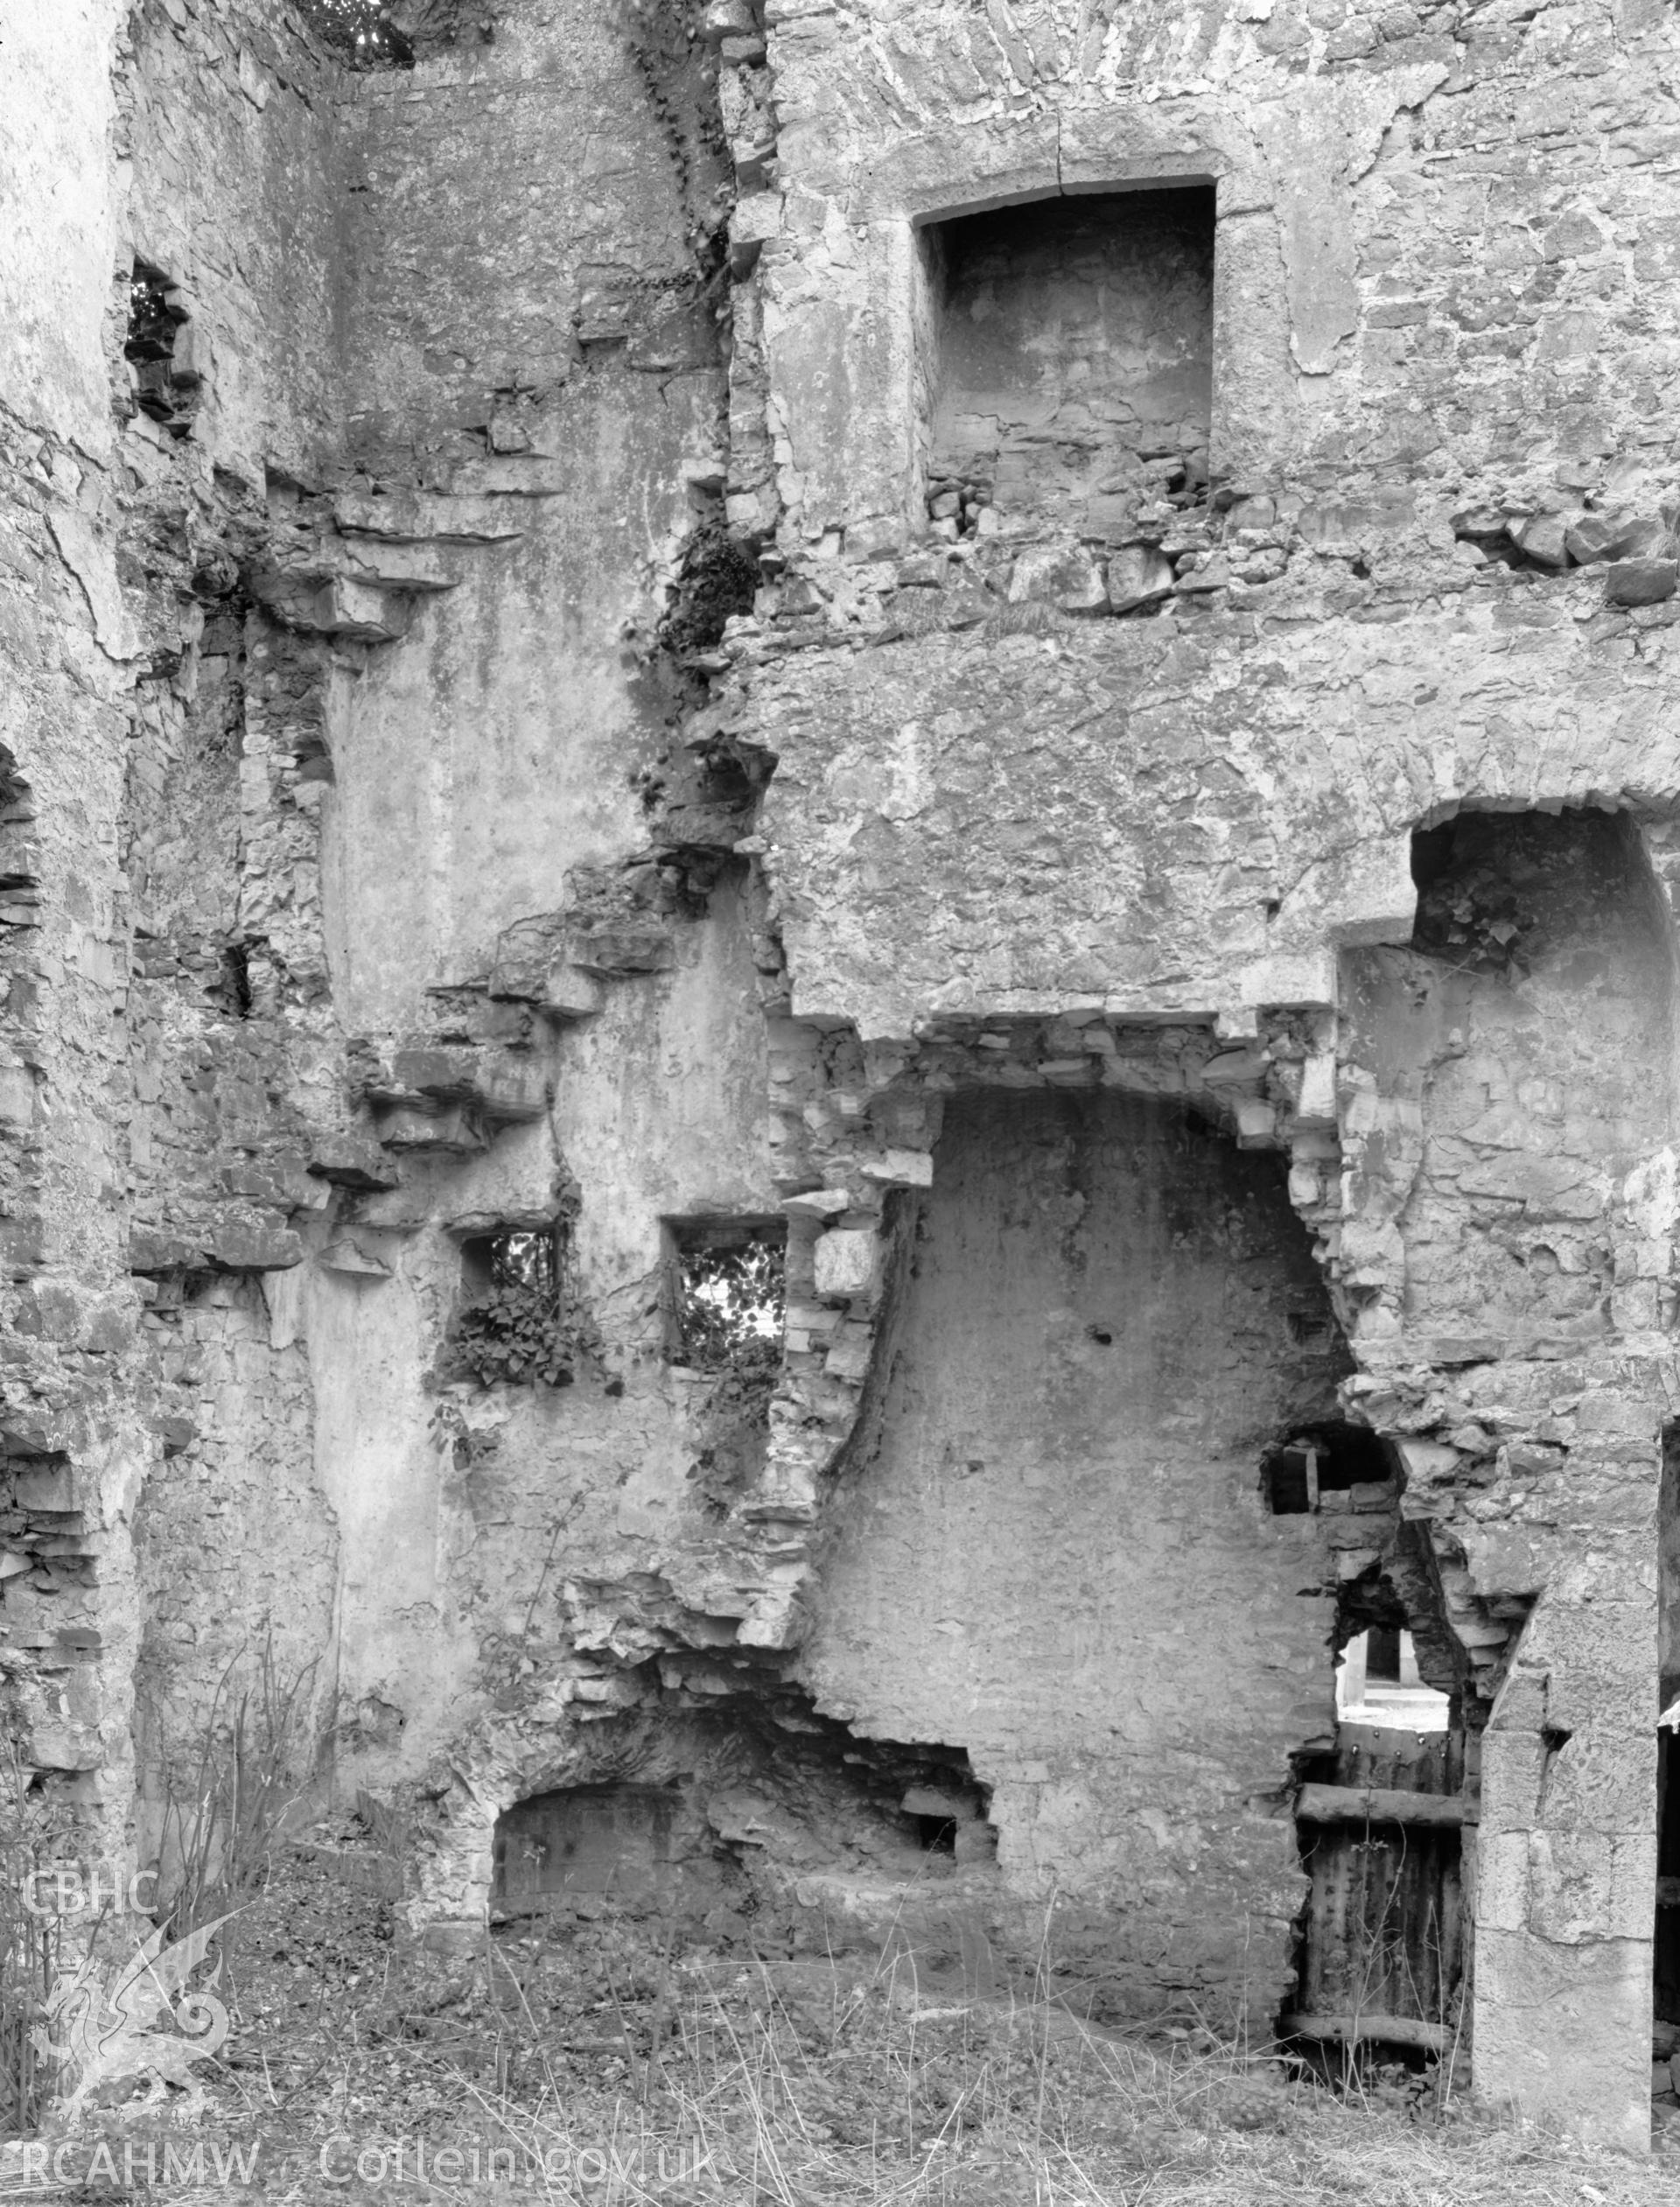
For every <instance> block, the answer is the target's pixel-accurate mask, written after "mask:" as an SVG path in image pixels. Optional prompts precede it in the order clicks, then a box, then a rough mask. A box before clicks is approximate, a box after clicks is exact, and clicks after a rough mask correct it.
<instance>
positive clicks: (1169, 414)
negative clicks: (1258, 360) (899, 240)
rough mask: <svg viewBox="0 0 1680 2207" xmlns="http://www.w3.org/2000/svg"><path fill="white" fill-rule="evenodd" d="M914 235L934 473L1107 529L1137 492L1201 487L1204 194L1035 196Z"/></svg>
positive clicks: (1120, 527)
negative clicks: (929, 336)
mask: <svg viewBox="0 0 1680 2207" xmlns="http://www.w3.org/2000/svg"><path fill="white" fill-rule="evenodd" d="M925 235H926V238H927V251H928V256H929V263H930V265H929V275H930V277H931V281H932V288H933V290H934V292H935V318H936V327H937V336H936V343H937V347H938V356H939V357H938V368H937V373H936V377H935V402H934V422H933V457H932V463H931V468H930V473H931V474H932V475H933V476H934V477H935V478H942V477H948V476H949V477H956V478H960V479H961V480H963V481H964V482H966V483H969V484H970V485H974V486H977V487H983V488H984V489H985V490H987V491H989V492H990V494H991V499H992V501H994V502H995V503H996V505H997V506H998V508H999V509H1000V511H1001V512H1003V513H1005V514H1010V515H1022V514H1048V515H1056V516H1057V517H1059V518H1061V519H1062V520H1064V521H1066V522H1069V523H1070V524H1071V525H1073V526H1075V527H1076V528H1081V529H1090V530H1092V531H1094V532H1095V533H1096V534H1098V535H1107V534H1114V535H1116V536H1124V535H1125V534H1127V533H1128V532H1129V531H1130V529H1131V524H1132V520H1133V517H1134V515H1135V514H1136V511H1137V509H1138V507H1139V506H1140V505H1142V504H1144V503H1146V502H1148V501H1151V500H1152V499H1157V498H1159V496H1160V495H1161V494H1163V493H1164V492H1168V491H1182V490H1183V489H1184V488H1185V487H1186V486H1187V484H1189V485H1195V484H1205V483H1206V481H1207V475H1208V421H1209V416H1210V411H1211V407H1212V393H1213V276H1214V195H1213V193H1212V192H1211V191H1210V190H1206V189H1192V190H1182V191H1160V192H1128V193H1112V194H1101V195H1096V196H1093V197H1089V198H1079V199H1054V200H1033V202H1032V203H1031V204H1030V205H1027V206H1025V207H998V208H996V209H994V210H993V211H992V212H991V213H989V214H971V215H966V216H963V217H962V218H961V219H959V220H957V221H950V222H944V223H941V224H939V225H937V226H935V227H934V228H930V229H929V230H928V232H927V233H926V234H925Z"/></svg>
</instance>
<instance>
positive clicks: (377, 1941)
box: [81, 1830, 1680, 2207]
mask: <svg viewBox="0 0 1680 2207" xmlns="http://www.w3.org/2000/svg"><path fill="white" fill-rule="evenodd" d="M313 1836H314V1844H313V1846H311V1845H310V1844H308V1843H304V1844H301V1845H294V1846H285V1845H282V1846H279V1847H277V1848H276V1851H275V1853H274V1857H273V1869H272V1873H271V1875H270V1878H269V1883H268V1885H267V1887H266V1888H265V1890H264V1891H263V1892H262V1894H261V1895H258V1896H257V1897H256V1898H255V1900H253V1901H252V1902H250V1903H249V1905H248V1908H247V1909H245V1911H244V1912H243V1921H242V1926H241V1931H240V1937H239V1938H238V1940H237V1942H236V1943H235V1948H234V1950H233V1951H234V1957H235V1967H234V1982H233V1983H232V1984H231V1985H228V1984H226V1983H225V1982H224V1986H223V1990H224V1993H225V1994H226V1996H227V1997H228V2000H229V2004H230V2007H231V2009H232V2015H233V2030H232V2034H231V2035H230V2037H229V2039H228V2044H227V2046H226V2048H225V2049H224V2057H223V2060H222V2063H221V2066H220V2067H219V2068H218V2069H217V2070H214V2071H213V2072H212V2073H211V2075H210V2077H209V2078H208V2080H207V2081H209V2083H210V2084H211V2087H212V2097H213V2101H214V2105H213V2106H212V2108H211V2109H210V2110H209V2111H207V2113H206V2114H205V2115H204V2116H203V2117H202V2118H201V2119H200V2126H199V2127H200V2130H201V2131H202V2133H204V2134H205V2135H207V2136H210V2137H215V2138H221V2139H239V2138H244V2139H247V2140H249V2139H253V2138H255V2139H262V2140H285V2141H286V2142H287V2143H288V2144H290V2146H291V2147H294V2148H295V2147H299V2146H301V2147H304V2164H305V2165H304V2166H303V2167H302V2168H298V2169H297V2170H296V2171H295V2172H294V2173H292V2174H291V2175H289V2176H288V2177H287V2178H286V2180H285V2181H284V2182H283V2183H280V2184H278V2185H273V2186H270V2185H266V2184H264V2185H260V2186H259V2187H258V2188H259V2189H261V2191H262V2196H263V2197H264V2198H266V2199H270V2200H275V2201H283V2202H287V2203H292V2207H325V2203H328V2202H330V2201H343V2200H346V2199H353V2200H357V2201H360V2200H364V2199H373V2200H379V2201H382V2202H386V2203H392V2207H395V2203H399V2202H400V2203H402V2207H409V2203H420V2202H438V2203H443V2202H451V2203H454V2202H459V2203H461V2207H467V2203H475V2207H490V2203H493V2207H507V2203H508V2202H509V2201H510V2200H514V2199H521V2200H522V2199H526V2198H529V2199H532V2200H546V2201H552V2202H556V2203H559V2202H575V2203H580V2207H581V2203H585V2202H586V2203H589V2207H655V2203H658V2207H699V2203H702V2202H704V2203H709V2207H875V2203H880V2207H887V2203H892V2207H1250V2203H1276V2207H1659V2203H1660V2207H1670V2202H1671V2201H1672V2200H1673V2199H1674V2198H1675V2196H1676V2195H1677V2191H1680V2149H1671V2148H1670V2147H1669V2146H1668V2145H1667V2144H1666V2143H1665V2144H1664V2145H1663V2146H1662V2147H1659V2151H1658V2154H1657V2155H1656V2157H1654V2158H1653V2159H1652V2160H1651V2161H1649V2162H1636V2161H1633V2160H1631V2159H1628V2158H1627V2157H1624V2156H1621V2155H1618V2154H1588V2153H1583V2152H1581V2151H1579V2150H1578V2149H1575V2148H1572V2147H1569V2146H1568V2145H1567V2144H1565V2143H1564V2142H1563V2141H1561V2140H1557V2139H1555V2138H1550V2137H1548V2136H1547V2135H1546V2134H1545V2133H1544V2132H1543V2131H1541V2130H1539V2129H1537V2128H1536V2127H1534V2126H1516V2125H1513V2124H1510V2123H1506V2122H1500V2121H1495V2120H1492V2119H1488V2118H1487V2117H1486V2116H1484V2115H1481V2114H1480V2113H1478V2112H1476V2111H1475V2110H1474V2107H1472V2106H1471V2105H1469V2104H1468V2103H1467V2102H1466V2101H1464V2100H1463V2099H1462V2098H1460V2097H1459V2096H1457V2095H1455V2094H1454V2093H1453V2091H1451V2090H1450V2089H1447V2088H1445V2087H1444V2086H1442V2085H1441V2084H1440V2083H1439V2079H1437V2078H1432V2077H1429V2076H1426V2075H1422V2074H1419V2075H1409V2074H1407V2073H1406V2072H1404V2071H1401V2070H1386V2071H1376V2072H1373V2073H1371V2074H1370V2075H1369V2077H1367V2078H1366V2079H1365V2080H1364V2081H1363V2083H1362V2084H1359V2085H1357V2086H1355V2089H1353V2090H1352V2091H1331V2090H1329V2089H1327V2087H1326V2086H1325V2085H1323V2084H1318V2083H1314V2082H1312V2081H1310V2080H1309V2079H1307V2078H1306V2077H1302V2076H1300V2075H1299V2073H1292V2071H1291V2070H1290V2069H1289V2068H1288V2067H1287V2066H1285V2064H1282V2063H1279V2062H1278V2061H1277V2060H1276V2059H1275V2058H1272V2057H1271V2056H1265V2055H1260V2054H1249V2053H1246V2052H1244V2051H1243V2049H1235V2048H1231V2047H1228V2046H1222V2045H1220V2044H1218V2043H1217V2042H1215V2041H1214V2040H1213V2039H1212V2038H1211V2037H1209V2036H1208V2035H1206V2034H1195V2033H1192V2032H1186V2031H1178V2032H1176V2033H1174V2034H1169V2033H1165V2032H1164V2033H1161V2034H1158V2035H1146V2034H1144V2033H1142V2032H1137V2033H1131V2034H1128V2033H1126V2032H1123V2031H1118V2030H1112V2029H1103V2028H1092V2027H1089V2026H1088V2025H1086V2024H1085V2023H1083V2022H1082V2021H1080V2020H1079V2019H1078V2018H1077V2017H1076V2016H1075V2015H1073V2014H1070V2013H1069V2012H1068V2008H1067V2007H1066V2006H1065V2005H1063V2004H1061V2002H1059V2001H1056V2000H1045V1999H1042V1998H1039V1997H1035V1988H1034V1986H1033V1984H1031V1983H1028V1984H1026V1985H1025V1986H1022V1987H1020V1988H1019V1989H1018V1990H1017V1991H1016V1992H1015V1993H1013V1994H1012V1995H1010V1994H1001V1995H999V1994H993V1995H991V1996H988V1997H977V1996H974V1995H972V1994H970V1993H965V1992H964V1990H963V1986H962V1984H961V1982H960V1980H957V1981H955V1982H954V1981H949V1980H946V1979H930V1978H929V1977H928V1974H927V1973H926V1972H924V1971H921V1970H919V1969H918V1968H917V1966H916V1965H915V1964H914V1961H913V1960H912V1959H911V1958H908V1957H907V1956H902V1955H901V1956H899V1957H897V1958H894V1957H891V1956H871V1955H866V1954H858V1953H848V1954H842V1955H834V1956H829V1955H812V1954H809V1953H808V1954H801V1955H787V1954H783V1955H781V1956H777V1957H774V1958H772V1957H768V1956H755V1955H753V1953H752V1952H751V1951H749V1950H748V1949H747V1948H746V1947H739V1948H736V1949H734V1950H732V1951H724V1950H722V1949H720V1948H719V1947H718V1945H716V1944H710V1945H708V1944H696V1943H695V1941H694V1939H693V1937H691V1936H690V1937H682V1936H679V1935H678V1934H677V1933H676V1930H674V1928H673V1927H672V1926H670V1925H669V1924H667V1923H661V1922H660V1921H659V1920H658V1919H657V1918H647V1917H642V1918H636V1917H633V1916H624V1915H614V1914H610V1913H602V1914H601V1915H600V1916H598V1918H597V1919H596V1920H593V1921H584V1922H582V1923H569V1924H567V1925H565V1926H564V1927H560V1926H552V1927H547V1928H544V1929H542V1930H537V1929H535V1928H529V1929H510V1930H506V1931H503V1932H500V1933H497V1934H493V1935H492V1934H486V1938H485V1941H484V1945H483V1949H482V1951H481V1952H480V1953H479V1954H477V1955H474V1956H469V1957H466V1958H463V1959H462V1960H461V1961H460V1962H458V1964H456V1965H451V1967H449V1968H448V1969H446V1970H442V1969H440V1970H435V1971H426V1972H415V1971H413V1970H411V1969H409V1968H405V1967H404V1966H402V1965H401V1964H400V1963H399V1961H398V1958H397V1951H396V1945H395V1940H394V1938H393V1937H392V1931H393V1922H392V1913H391V1909H390V1906H389V1903H388V1902H384V1901H381V1900H380V1899H378V1898H377V1897H376V1896H375V1894H374V1892H373V1891H372V1890H369V1889H364V1886H367V1887H371V1886H374V1885H376V1884H377V1882H378V1880H377V1877H376V1876H370V1877H367V1878H366V1879H365V1880H364V1878H363V1875H362V1872H363V1870H364V1869H365V1868H367V1867H369V1864H368V1857H369V1856H370V1855H371V1853H372V1850H370V1849H367V1848H366V1847H365V1846H356V1845H355V1844H353V1843H351V1844H346V1839H352V1841H353V1835H348V1834H346V1832H344V1831H342V1830H337V1831H333V1832H318V1833H316V1834H315V1835H313ZM371 1867H373V1868H374V1869H375V1870H376V1868H377V1865H376V1863H374V1864H373V1865H372V1866H371ZM166 2116H167V2110H166V2109H165V2108H160V2107H158V2106H154V2107H152V2108H151V2109H150V2110H148V2109H144V2108H138V2107H135V2108H130V2109H128V2110H124V2111H110V2112H107V2113H106V2114H105V2115H104V2116H102V2117H101V2118H99V2119H98V2120H99V2121H100V2123H101V2124H102V2126H103V2127H104V2128H105V2129H106V2131H107V2132H108V2133H109V2134H112V2135H114V2136H116V2137H119V2138H120V2137H122V2136H125V2135H127V2136H133V2135H140V2136H143V2137H144V2136H145V2135H147V2134H150V2133H153V2132H154V2131H156V2129H157V2128H158V2125H159V2123H160V2121H162V2120H164V2119H166ZM175 2134H176V2135H178V2136H179V2134H180V2133H175ZM329 2140H332V2141H335V2142H332V2143H331V2144H330V2145H327V2141H329ZM323 2145H327V2154H328V2158H327V2162H326V2165H325V2167H323V2166H321V2165H320V2162H319V2160H318V2154H319V2150H320V2148H321V2147H322V2146H323ZM451 2147H453V2148H455V2149H456V2150H458V2151H459V2152H461V2153H462V2154H463V2155H464V2157H466V2156H470V2155H471V2154H473V2153H476V2154H478V2155H479V2173H478V2175H477V2179H476V2181H475V2180H474V2178H473V2175H472V2168H471V2165H470V2161H465V2165H464V2166H463V2167H462V2168H461V2169H460V2171H459V2172H458V2175H457V2172H456V2171H455V2170H454V2169H453V2168H452V2167H451V2165H450V2164H449V2163H448V2162H447V2161H445V2162H444V2164H443V2165H442V2167H441V2168H440V2167H439V2162H438V2156H439V2154H443V2153H444V2152H446V2151H447V2149H449V2148H451ZM422 2148H423V2151H424V2154H425V2157H426V2158H425V2161H424V2164H423V2168H422V2167H421V2166H420V2165H418V2162H417V2156H418V2154H419V2152H420V2151H421V2149H422ZM399 2149H400V2152H401V2154H402V2159H401V2161H398V2160H397V2158H396V2156H397V2154H398V2152H399ZM662 2149H663V2161H662V2160H661V2151H662ZM492 2154H495V2155H496V2156H497V2159H496V2160H495V2161H493V2162H492V2161H491V2159H490V2156H491V2155H492ZM364 2156H365V2157H366V2158H365V2161H364V2162H363V2170H362V2174H361V2175H360V2176H359V2175H357V2162H358V2161H359V2160H362V2159H363V2157H364ZM120 2158H121V2156H120V2153H119V2154H118V2159H119V2161H120ZM341 2180H347V2181H341ZM123 2190H124V2187H123V2185H122V2183H121V2182H118V2183H117V2184H116V2186H115V2187H112V2186H109V2185H106V2184H101V2185H100V2186H98V2187H97V2191H98V2194H99V2196H101V2197H104V2198H111V2197H113V2196H123ZM81 2196H83V2197H87V2196H88V2194H86V2193H84V2194H83V2195H81ZM136 2196H142V2197H152V2196H157V2195H156V2194H155V2193H148V2192H145V2191H144V2190H143V2191H138V2192H137V2194H136ZM168 2197H169V2199H170V2200H171V2201H172V2203H173V2207H207V2203H208V2202H209V2201H211V2200H213V2199H214V2200H218V2201H221V2202H222V2203H224V2207H225V2203H226V2200H227V2198H228V2191H227V2189H225V2188H221V2189H205V2190H204V2191H203V2192H202V2193H200V2192H198V2191H196V2190H195V2189H192V2188H182V2187H178V2186H172V2187H171V2188H170V2189H169V2192H168Z"/></svg>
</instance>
